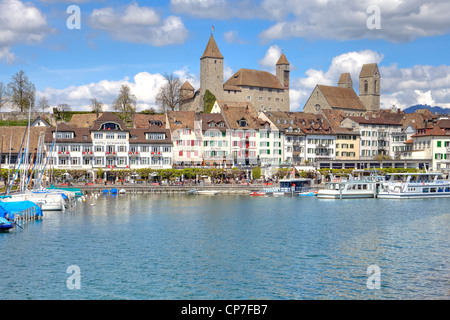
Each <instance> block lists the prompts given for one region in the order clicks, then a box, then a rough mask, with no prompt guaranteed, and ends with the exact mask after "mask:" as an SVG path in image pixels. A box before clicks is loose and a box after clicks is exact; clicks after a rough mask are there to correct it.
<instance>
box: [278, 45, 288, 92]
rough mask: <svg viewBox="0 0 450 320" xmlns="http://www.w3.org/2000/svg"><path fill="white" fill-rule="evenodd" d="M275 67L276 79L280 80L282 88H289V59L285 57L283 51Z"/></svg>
mask: <svg viewBox="0 0 450 320" xmlns="http://www.w3.org/2000/svg"><path fill="white" fill-rule="evenodd" d="M276 67H277V72H276V76H277V78H278V81H280V84H281V86H282V87H283V88H284V90H289V61H288V60H287V59H286V56H285V55H284V53H282V54H281V57H280V59H278V62H277V64H276Z"/></svg>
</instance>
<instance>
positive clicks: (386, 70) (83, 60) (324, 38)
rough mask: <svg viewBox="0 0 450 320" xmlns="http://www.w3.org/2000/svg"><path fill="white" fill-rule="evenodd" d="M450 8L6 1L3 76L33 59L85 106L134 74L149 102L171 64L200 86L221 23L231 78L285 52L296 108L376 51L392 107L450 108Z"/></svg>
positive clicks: (50, 90)
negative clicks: (76, 18) (74, 17)
mask: <svg viewBox="0 0 450 320" xmlns="http://www.w3.org/2000/svg"><path fill="white" fill-rule="evenodd" d="M70 5H76V6H78V7H79V9H80V18H81V19H80V27H81V29H79V30H78V29H73V30H71V29H68V27H67V20H68V19H69V17H71V13H67V12H66V11H67V8H68V7H69V6H70ZM371 6H372V7H371ZM370 8H371V10H368V9H370ZM449 13H450V2H449V1H447V0H442V1H441V0H433V1H431V0H428V1H427V0H422V1H416V0H409V1H401V0H390V1H387V0H372V1H369V0H367V1H365V0H364V1H342V0H310V1H299V0H285V1H279V0H276V1H275V0H258V1H257V0H241V1H235V0H230V1H227V0H170V1H169V0H166V1H138V0H135V1H104V0H97V1H95V0H93V1H89V0H72V1H70V0H67V1H66V0H60V1H58V0H36V1H22V0H0V82H3V83H4V84H7V83H8V82H10V79H11V76H12V75H13V74H15V73H16V72H18V71H19V70H24V71H25V72H26V74H27V75H28V76H29V78H30V80H31V81H32V82H33V83H34V84H35V86H36V89H37V97H38V99H39V98H40V97H42V96H46V97H47V98H48V99H49V101H50V104H51V105H57V104H60V103H68V104H69V105H71V107H72V109H73V110H88V106H89V103H90V99H91V98H97V99H99V100H101V101H103V103H105V105H106V106H110V105H111V103H112V101H113V100H114V98H115V97H116V96H117V94H118V90H119V88H120V86H121V84H128V85H129V86H130V87H131V89H132V91H133V93H134V94H135V95H136V96H137V98H138V106H139V108H140V109H141V110H142V109H145V108H148V107H150V106H153V105H154V98H155V95H156V93H157V90H158V88H159V87H160V86H161V85H162V84H163V83H164V80H163V74H164V73H174V74H175V75H177V76H179V77H180V78H181V79H182V81H185V80H188V81H190V82H191V83H192V84H193V85H194V87H195V88H198V86H199V66H200V61H199V59H200V56H201V55H202V53H203V50H204V49H205V46H206V44H207V42H208V38H209V36H210V34H211V33H212V30H211V26H214V28H215V32H214V37H215V39H216V42H217V44H218V46H219V48H220V50H221V53H222V55H223V56H224V58H225V60H224V64H225V77H224V78H225V80H226V79H228V77H230V76H231V75H232V74H233V73H234V72H236V71H238V70H239V69H240V68H250V69H260V70H267V71H271V72H273V69H274V65H275V62H276V61H277V60H278V58H279V56H280V54H281V52H284V53H285V55H286V57H287V59H288V60H289V62H290V63H291V88H290V96H291V110H292V111H301V110H302V108H303V106H304V103H305V102H306V100H307V98H308V97H309V95H310V93H311V92H312V90H313V88H314V86H315V85H316V84H328V85H336V84H337V80H338V78H339V75H340V73H342V72H350V73H351V75H352V79H353V83H354V89H355V91H356V92H358V74H359V71H360V69H361V66H362V64H364V63H372V62H376V63H378V65H379V68H380V73H381V77H382V78H381V86H382V87H381V88H382V92H381V102H382V105H383V106H384V107H386V108H389V107H391V106H392V105H395V106H396V107H399V108H405V107H408V106H410V105H414V104H418V103H426V104H430V105H439V106H443V107H450V59H449V57H450V55H449V52H450V41H449V40H450V34H449V32H450V20H449V19H448V14H449ZM367 21H370V22H375V23H378V22H379V25H378V26H379V28H378V27H377V28H375V29H370V28H368V26H367Z"/></svg>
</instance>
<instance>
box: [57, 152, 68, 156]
mask: <svg viewBox="0 0 450 320" xmlns="http://www.w3.org/2000/svg"><path fill="white" fill-rule="evenodd" d="M58 155H59V156H60V157H64V156H67V157H69V156H70V152H69V151H58Z"/></svg>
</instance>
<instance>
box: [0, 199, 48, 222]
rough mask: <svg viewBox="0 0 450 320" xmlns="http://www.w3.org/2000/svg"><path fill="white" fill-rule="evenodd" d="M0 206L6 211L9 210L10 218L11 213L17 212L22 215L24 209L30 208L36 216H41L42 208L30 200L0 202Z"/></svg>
mask: <svg viewBox="0 0 450 320" xmlns="http://www.w3.org/2000/svg"><path fill="white" fill-rule="evenodd" d="M0 206H1V207H3V209H5V210H6V211H8V212H9V214H10V216H9V217H10V218H11V219H12V216H11V215H14V214H18V215H22V214H23V212H24V211H26V210H28V209H32V210H34V212H35V215H36V216H41V217H42V209H41V208H40V207H39V206H38V205H37V204H35V203H34V202H31V201H10V202H1V201H0Z"/></svg>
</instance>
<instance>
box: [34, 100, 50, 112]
mask: <svg viewBox="0 0 450 320" xmlns="http://www.w3.org/2000/svg"><path fill="white" fill-rule="evenodd" d="M37 107H38V109H39V110H42V112H45V110H47V109H49V108H50V105H49V103H48V99H47V97H46V96H43V97H42V98H41V99H39V102H38V105H37Z"/></svg>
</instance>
